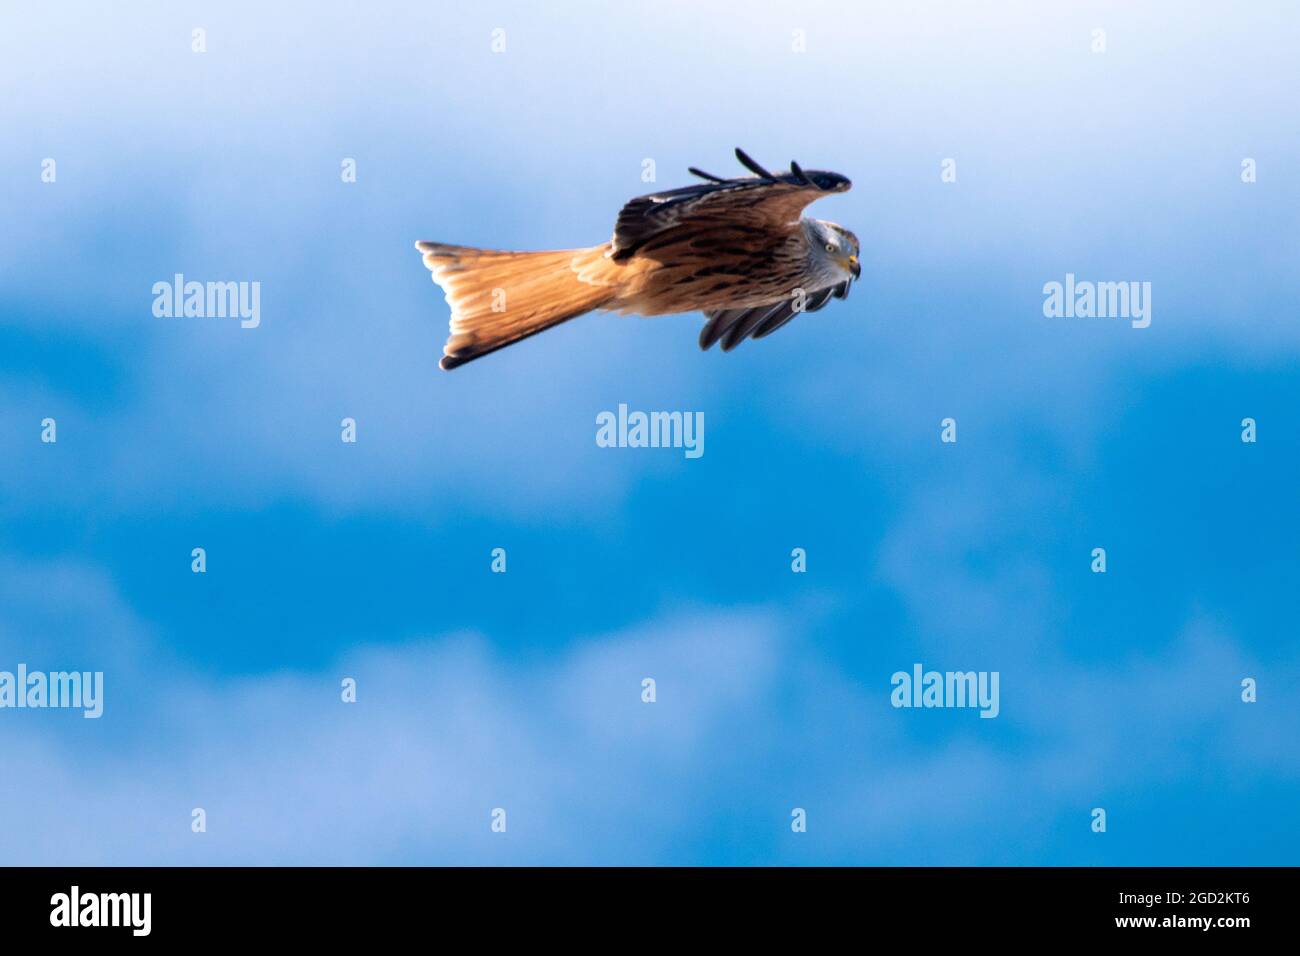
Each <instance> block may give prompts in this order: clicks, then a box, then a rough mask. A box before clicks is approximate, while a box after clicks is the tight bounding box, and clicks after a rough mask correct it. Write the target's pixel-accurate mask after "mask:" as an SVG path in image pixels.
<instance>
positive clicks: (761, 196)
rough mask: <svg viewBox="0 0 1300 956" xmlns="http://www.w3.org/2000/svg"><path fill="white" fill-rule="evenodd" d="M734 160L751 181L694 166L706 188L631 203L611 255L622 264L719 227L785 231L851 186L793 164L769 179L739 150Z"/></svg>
mask: <svg viewBox="0 0 1300 956" xmlns="http://www.w3.org/2000/svg"><path fill="white" fill-rule="evenodd" d="M736 157H737V158H738V159H739V160H740V161H741V163H743V164H744V165H745V166H746V167H747V168H748V169H749V170H750V171H751V172H753V173H754V174H755V175H753V176H745V177H742V178H738V179H723V178H721V177H719V176H712V175H710V174H709V173H705V172H701V171H700V170H698V169H696V168H695V167H694V166H692V167H691V170H690V171H691V172H692V173H693V174H694V175H696V176H699V177H700V178H701V179H704V180H706V182H703V183H698V184H696V185H694V186H683V187H682V188H680V189H669V190H667V191H665V192H660V193H651V194H650V195H648V196H638V197H637V198H636V199H633V200H630V201H629V202H628V203H627V205H625V206H624V207H623V208H622V210H621V211H620V212H619V214H618V221H617V222H616V223H615V224H614V237H613V239H612V240H611V243H610V251H609V255H610V256H611V257H612V258H614V259H616V260H620V259H626V258H628V257H630V256H632V255H633V254H635V253H636V252H637V251H639V250H641V249H643V248H644V247H645V246H646V244H647V243H649V242H650V241H651V240H653V239H655V238H656V237H663V235H664V233H672V234H674V235H678V234H679V233H680V232H681V231H682V229H687V230H694V229H696V228H699V229H705V228H708V227H711V226H716V225H718V224H719V223H725V224H728V225H734V226H741V227H750V228H754V229H762V230H765V231H779V230H785V229H789V228H790V227H792V226H793V225H794V224H795V223H797V222H798V221H799V216H800V214H801V213H802V212H803V209H804V207H805V206H807V205H808V204H809V203H811V202H813V201H814V200H815V199H818V198H820V197H822V196H825V195H827V194H828V193H836V192H845V191H846V190H848V189H849V188H850V186H851V185H852V184H851V183H850V182H849V180H848V178H847V177H845V176H841V175H840V174H839V173H829V172H825V171H823V170H817V169H814V170H808V171H804V170H802V169H800V168H799V164H798V163H791V164H790V171H789V172H788V173H781V174H779V175H773V174H772V173H769V172H768V171H767V170H766V169H764V168H763V167H762V166H760V165H758V163H756V162H754V160H752V159H750V158H749V156H748V155H747V154H746V153H745V152H744V151H743V150H741V149H737V150H736ZM679 227H680V228H679Z"/></svg>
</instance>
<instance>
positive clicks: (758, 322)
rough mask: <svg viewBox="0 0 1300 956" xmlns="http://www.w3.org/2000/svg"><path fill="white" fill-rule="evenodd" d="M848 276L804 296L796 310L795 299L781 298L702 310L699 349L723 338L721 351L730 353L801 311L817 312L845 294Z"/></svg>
mask: <svg viewBox="0 0 1300 956" xmlns="http://www.w3.org/2000/svg"><path fill="white" fill-rule="evenodd" d="M850 285H852V280H851V279H845V280H844V281H843V282H841V283H840V284H839V285H833V286H829V287H827V288H825V289H819V290H818V291H816V292H813V293H811V294H809V295H808V296H807V298H805V299H804V307H803V309H801V310H796V309H795V307H794V299H782V300H781V301H779V302H773V303H769V304H767V305H759V306H755V307H754V308H752V309H714V310H711V311H709V312H705V313H704V315H705V318H707V319H708V320H709V321H708V322H707V323H706V324H705V326H704V328H703V329H702V330H701V331H700V348H702V349H710V348H712V347H713V343H714V342H717V341H719V340H721V341H722V351H724V352H730V351H731V350H732V349H734V348H735V347H736V346H737V345H739V344H740V343H741V342H743V341H744V340H745V339H746V338H753V339H761V338H764V337H765V336H768V335H771V334H772V333H773V332H775V331H776V330H777V329H779V328H780V327H781V326H783V325H785V324H786V323H787V322H789V321H790V320H791V319H793V318H794V317H795V316H796V315H798V314H799V312H800V311H802V312H816V311H817V310H818V309H820V308H822V307H823V306H825V305H826V303H827V302H829V301H830V300H831V299H832V298H836V299H844V298H847V297H848V294H849V286H850Z"/></svg>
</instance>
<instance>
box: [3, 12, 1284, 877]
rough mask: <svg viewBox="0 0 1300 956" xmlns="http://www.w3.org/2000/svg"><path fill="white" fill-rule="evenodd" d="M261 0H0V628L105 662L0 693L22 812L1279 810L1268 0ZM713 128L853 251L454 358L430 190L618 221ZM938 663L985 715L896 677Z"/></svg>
mask: <svg viewBox="0 0 1300 956" xmlns="http://www.w3.org/2000/svg"><path fill="white" fill-rule="evenodd" d="M263 6H264V5H260V4H252V3H229V4H220V5H216V4H201V3H189V4H187V3H169V4H163V3H138V4H132V5H130V6H129V9H116V10H112V11H109V10H106V9H104V8H102V7H100V6H99V5H94V4H89V3H68V4H62V5H57V7H56V8H55V9H49V8H48V5H46V6H36V5H31V6H19V5H7V6H6V8H5V10H4V12H3V13H2V14H0V18H2V20H0V27H2V29H0V64H3V66H0V83H2V84H3V87H2V88H0V94H2V95H0V113H2V114H3V128H4V130H5V136H4V137H3V138H2V139H0V208H2V209H3V210H4V213H5V215H4V221H5V222H6V223H8V224H9V226H10V228H8V229H5V230H3V233H0V449H2V450H3V455H4V467H3V468H0V669H12V668H14V667H15V666H16V665H17V664H18V663H19V662H25V663H26V664H28V666H29V667H31V668H33V669H35V668H43V669H62V668H76V669H79V670H96V669H97V670H103V671H104V673H105V683H106V691H105V696H106V700H105V714H104V717H103V718H102V719H100V720H97V721H92V720H83V719H81V717H80V715H79V713H71V712H59V711H23V712H18V711H12V710H4V711H0V752H3V754H4V767H5V772H4V773H3V774H2V775H0V819H4V820H5V821H6V822H7V825H6V826H5V827H3V828H0V860H3V861H6V862H15V863H92V864H110V863H222V864H224V863H266V864H276V863H471V864H494V863H530V864H531V863H560V864H570V863H599V864H620V863H633V864H659V863H673V864H772V863H793V864H813V863H833V864H903V865H922V864H1051V865H1057V864H1294V863H1295V862H1296V861H1297V857H1298V855H1300V853H1298V851H1300V844H1298V842H1297V840H1298V838H1297V832H1300V831H1297V828H1296V826H1295V810H1294V808H1295V806H1296V805H1297V801H1298V799H1300V748H1297V745H1296V741H1297V739H1300V717H1298V716H1297V715H1298V714H1300V692H1298V691H1297V686H1300V684H1298V682H1300V650H1298V649H1297V641H1296V635H1297V633H1298V628H1300V597H1297V595H1300V587H1297V582H1298V580H1300V556H1298V554H1297V549H1296V540H1297V537H1298V536H1300V516H1298V515H1297V505H1296V488H1297V479H1300V425H1297V421H1296V417H1295V410H1296V395H1297V388H1300V369H1298V367H1297V363H1296V359H1297V353H1298V352H1300V324H1298V323H1297V322H1296V308H1297V306H1296V303H1297V301H1300V281H1298V279H1297V272H1296V269H1295V264H1294V263H1295V249H1296V239H1297V231H1298V227H1300V215H1298V214H1297V210H1300V185H1298V182H1300V179H1298V178H1297V173H1298V171H1300V144H1298V142H1297V139H1296V134H1295V126H1296V123H1295V120H1296V108H1295V103H1294V90H1295V88H1296V86H1297V80H1298V79H1300V76H1298V75H1297V73H1298V72H1300V67H1297V65H1296V62H1295V58H1294V50H1295V48H1296V45H1297V42H1300V14H1297V13H1296V11H1295V10H1293V9H1292V8H1291V7H1290V5H1288V4H1285V3H1260V4H1253V5H1251V6H1250V7H1249V8H1247V9H1241V10H1234V11H1233V13H1232V16H1231V17H1226V16H1224V15H1223V14H1222V11H1221V10H1218V11H1217V12H1216V8H1213V7H1206V8H1205V10H1204V11H1202V12H1201V13H1198V14H1197V15H1192V14H1190V13H1189V12H1188V8H1187V7H1186V6H1185V5H1183V4H1163V3H1151V4H1143V5H1141V6H1137V5H1131V4H1123V3H1113V4H1107V3H1094V4H1088V5H1086V6H1085V5H1082V4H1075V5H1055V4H1053V5H1043V4H1030V3H1023V4H1015V3H1012V4H1001V5H997V6H996V7H993V6H990V7H987V8H983V9H981V8H978V7H976V6H974V5H968V4H958V3H927V4H911V5H879V6H877V5H870V6H868V5H861V8H860V9H856V10H854V11H849V10H846V9H845V8H844V5H842V4H830V3H827V4H815V3H814V4H808V3H799V4H793V3H791V4H782V3H772V4H764V5H761V6H760V7H759V8H757V9H756V8H755V6H754V5H753V4H739V3H738V4H726V3H717V4H710V5H708V7H707V9H703V10H701V9H699V8H698V7H699V5H696V4H686V3H662V4H653V5H634V6H632V7H620V8H616V9H612V8H610V7H609V6H608V5H606V4H596V3H591V4H583V3H575V4H570V5H566V8H565V9H566V11H567V12H566V13H565V14H564V15H560V14H558V13H555V12H554V11H552V12H550V13H545V12H542V11H540V10H538V9H534V8H533V6H534V5H525V4H506V3H501V4H491V3H489V4H484V5H481V6H480V5H476V6H475V7H474V8H473V9H470V8H469V7H468V6H465V5H461V6H456V5H430V4H405V3H391V4H384V3H381V4H375V5H369V6H363V7H357V6H355V5H351V4H346V5H345V4H325V5H319V4H315V5H305V4H303V5H294V4H285V5H277V8H276V9H274V10H266V9H263ZM904 6H905V8H903V7H904ZM195 27H203V28H205V29H206V31H207V52H206V53H203V54H196V53H194V52H192V50H191V30H192V29H194V28H195ZM494 28H502V29H504V30H505V37H506V50H505V52H503V53H499V54H494V53H493V52H492V51H491V47H490V43H491V34H492V30H493V29H494ZM1096 28H1100V29H1104V30H1105V31H1106V43H1107V48H1106V52H1105V53H1101V54H1098V53H1093V52H1091V50H1090V45H1091V43H1092V31H1093V30H1094V29H1096ZM795 30H804V31H806V34H805V35H806V44H807V52H806V53H795V52H793V51H792V48H791V45H792V39H793V35H794V34H793V31H795ZM737 145H740V146H743V147H744V148H745V149H747V150H748V151H749V152H750V153H752V154H753V155H754V156H755V157H756V158H758V159H759V160H760V161H761V162H764V163H766V164H768V165H769V166H773V167H775V166H784V164H785V163H787V162H788V161H789V160H790V159H791V158H793V159H796V160H798V161H799V162H800V163H801V164H802V165H803V166H804V167H805V168H823V169H832V170H836V171H839V172H842V173H844V174H846V175H848V176H849V177H851V178H852V179H853V181H854V184H855V185H854V189H853V191H852V192H850V193H849V194H847V195H844V196H838V197H834V198H832V199H829V200H826V201H824V202H822V203H820V204H818V205H817V206H816V207H814V208H813V209H812V210H811V211H812V214H813V215H817V216H820V217H824V218H829V219H833V220H835V221H838V222H841V223H843V224H845V225H847V226H848V227H849V228H851V229H853V230H854V231H855V232H856V233H857V234H858V236H859V237H860V239H861V241H862V260H863V279H862V282H860V283H859V284H858V286H857V288H856V289H855V290H854V293H853V296H852V297H851V298H850V299H849V300H848V301H847V302H844V303H839V302H837V303H835V304H834V305H833V306H832V307H828V308H827V309H825V310H823V311H821V312H818V313H816V314H812V315H807V316H804V317H801V318H800V319H799V320H798V321H795V322H793V323H791V324H790V325H788V326H787V327H786V328H784V329H782V330H781V331H780V333H778V334H777V335H774V336H772V337H771V338H768V339H764V340H762V341H760V342H756V343H745V344H744V345H742V346H741V347H740V348H738V349H737V350H736V351H734V352H732V353H730V354H727V355H722V354H720V353H718V352H717V351H716V350H715V351H712V352H709V353H701V352H700V351H699V350H698V348H697V347H696V336H697V334H698V330H699V326H700V323H701V321H702V320H701V318H700V317H699V316H697V315H690V316H674V317H664V318H658V319H654V320H642V319H639V318H636V317H613V316H591V317H587V318H584V319H580V320H577V321H574V322H571V323H568V324H566V325H564V326H562V327H560V328H558V329H556V330H554V331H551V332H548V333H547V334H546V335H544V336H540V337H538V338H536V339H533V340H530V341H528V342H526V343H524V344H521V345H519V346H517V347H515V348H512V349H510V350H507V351H505V352H502V353H499V354H497V355H493V356H491V357H489V358H487V359H484V360H483V361H481V362H476V363H474V364H472V365H470V366H467V367H465V368H463V369H460V370H458V371H456V372H454V373H443V372H441V371H439V370H438V369H437V359H438V358H439V356H440V354H441V346H442V342H443V340H444V338H445V334H446V307H445V305H444V303H443V301H442V297H441V295H440V293H439V292H438V290H437V289H436V288H435V287H434V286H433V285H432V284H431V283H430V282H429V277H428V274H427V272H426V271H425V270H424V268H423V267H422V265H421V263H420V260H419V257H418V255H417V254H416V253H415V252H414V250H413V249H412V243H413V241H414V240H416V239H434V240H441V241H449V242H458V243H464V244H471V245H484V246H495V247H502V248H517V249H542V248H563V247H568V246H579V245H589V244H593V243H595V242H598V241H600V240H602V239H603V238H605V237H606V236H608V234H609V232H610V229H611V227H612V223H613V219H614V215H615V214H616V212H617V210H618V208H619V206H620V205H621V203H622V202H623V201H624V200H626V199H627V198H629V197H630V196H633V195H636V194H639V193H643V192H646V191H649V190H650V189H652V188H667V187H671V186H675V185H681V184H684V183H685V182H686V181H687V176H686V174H685V167H686V166H688V165H692V164H694V165H698V166H701V167H703V168H705V169H708V170H711V171H713V172H718V173H728V172H731V171H732V170H733V169H734V164H733V161H732V160H731V159H730V152H731V149H732V147H734V146H737ZM345 157H351V158H355V159H356V161H357V171H358V178H357V182H356V183H352V184H345V183H343V182H341V181H340V177H339V168H340V162H341V161H342V159H343V158H345ZM45 158H54V159H55V160H56V162H57V181H56V182H54V183H43V182H42V181H41V177H40V173H41V162H42V160H43V159H45ZM647 158H650V159H653V160H654V161H655V164H656V172H657V182H656V183H655V184H654V186H653V187H651V186H648V185H647V184H646V183H644V182H642V180H641V174H642V168H643V167H642V162H643V160H644V159H647ZM946 158H952V159H954V160H955V161H956V169H957V181H956V182H955V183H944V182H942V181H941V178H940V164H941V162H942V161H943V160H944V159H946ZM1245 158H1252V159H1254V160H1255V161H1256V163H1257V169H1258V181H1257V182H1255V183H1251V184H1246V183H1243V182H1242V181H1241V176H1240V172H1241V163H1242V160H1243V159H1245ZM177 272H182V273H184V274H185V275H186V276H187V277H190V278H197V279H202V280H208V279H212V280H227V279H229V280H246V281H254V280H255V281H258V282H260V283H261V288H262V303H261V304H262V322H261V325H260V326H259V327H258V328H256V329H240V328H239V327H238V324H237V323H235V322H229V321H225V320H216V319H185V320H182V319H173V320H168V319H159V318H155V317H154V316H153V314H152V312H151V305H152V295H151V292H150V289H151V287H152V285H153V283H155V282H157V281H160V280H168V279H170V278H171V276H172V275H173V274H174V273H177ZM1067 272H1071V273H1075V274H1076V275H1078V276H1080V277H1083V278H1090V279H1094V280H1103V281H1127V280H1134V281H1149V282H1151V283H1152V288H1153V299H1152V302H1153V316H1152V323H1151V326H1150V327H1149V328H1146V329H1133V328H1131V327H1130V326H1129V324H1128V323H1127V322H1125V321H1123V320H1114V319H1081V318H1077V319H1048V318H1045V317H1044V315H1043V312H1042V301H1043V294H1042V288H1043V285H1044V283H1046V282H1050V281H1061V280H1063V278H1064V276H1065V274H1066V273H1067ZM619 403H626V404H627V405H628V406H629V407H631V408H633V409H645V410H655V409H664V410H690V411H702V412H703V413H704V415H705V420H706V452H705V454H704V456H703V457H702V458H699V459H696V460H688V459H685V458H684V457H683V456H682V455H681V453H680V451H673V450H649V449H645V450H636V449H620V450H612V449H603V448H598V447H597V446H596V444H595V440H594V436H595V430H596V429H595V416H596V415H597V414H598V413H599V412H601V411H603V410H607V409H616V408H617V406H618V405H619ZM47 416H48V417H54V418H56V420H57V421H58V442H57V444H55V445H48V444H42V443H41V441H40V422H41V420H42V419H43V418H45V417H47ZM345 416H350V417H353V418H355V419H356V421H357V423H358V441H357V443H356V444H355V445H345V444H343V443H342V442H340V440H339V422H340V420H341V419H342V418H343V417H345ZM950 416H951V417H953V418H955V419H956V420H957V422H958V441H957V443H956V444H943V443H941V442H940V440H939V431H940V428H939V423H940V421H941V420H942V419H943V418H945V417H950ZM1244 417H1253V418H1255V419H1256V420H1257V422H1258V427H1259V440H1258V441H1257V442H1256V443H1255V444H1244V443H1242V442H1241V440H1240V431H1241V427H1240V422H1241V419H1242V418H1244ZM194 547H204V548H206V550H207V553H208V571H207V573H206V574H204V575H195V574H193V573H191V571H190V551H191V549H192V548H194ZM496 547H503V548H505V549H506V550H507V552H508V562H509V563H508V568H509V570H508V572H507V573H506V574H504V575H498V574H492V573H491V572H490V570H489V563H490V552H491V550H492V549H493V548H496ZM795 547H802V548H805V549H806V550H807V554H808V571H807V573H805V574H794V573H792V572H791V570H790V552H791V549H792V548H795ZM1095 547H1104V548H1106V550H1107V558H1108V569H1107V572H1106V573H1105V574H1104V575H1097V574H1093V573H1092V572H1091V571H1090V568H1089V564H1090V554H1091V551H1092V549H1093V548H1095ZM918 661H919V662H923V663H924V664H925V665H926V666H927V667H932V668H935V669H938V670H987V671H998V672H999V673H1000V675H1001V684H1000V686H1001V713H1000V714H999V716H998V717H997V718H996V719H993V720H981V719H978V717H977V716H976V714H975V713H974V712H972V711H969V710H956V709H952V710H895V709H894V708H892V707H891V706H890V703H889V699H890V691H891V685H890V676H891V675H892V674H893V673H894V672H895V671H898V670H910V668H911V666H912V664H913V663H914V662H918ZM344 676H352V677H355V678H356V680H357V681H358V697H359V699H358V701H357V703H355V704H348V705H345V704H343V703H341V702H340V700H339V682H340V680H341V679H342V678H343V677H344ZM1247 676H1250V677H1254V678H1256V679H1257V680H1258V683H1259V700H1258V702H1257V703H1253V704H1245V703H1243V702H1241V700H1240V697H1239V695H1240V681H1241V680H1242V678H1243V677H1247ZM644 677H653V678H655V680H656V682H657V689H658V699H657V701H656V702H655V703H654V704H645V703H643V702H642V701H641V698H640V692H641V680H642V679H643V678H644ZM194 807H203V808H204V809H205V810H206V811H207V814H208V831H207V832H206V833H203V834H195V833H192V832H191V830H190V813H191V810H192V808H194ZM495 807H503V808H505V809H506V810H507V813H508V821H509V822H508V829H507V832H506V833H504V834H500V833H492V832H491V831H490V829H489V814H490V812H491V810H492V809H493V808H495ZM794 807H802V808H805V809H806V810H807V813H808V830H807V832H806V833H802V834H795V833H792V832H791V829H790V825H789V824H790V811H791V809H792V808H794ZM1094 807H1104V808H1105V809H1106V811H1107V815H1108V829H1107V832H1106V833H1104V834H1096V833H1093V832H1091V830H1090V827H1089V824H1090V816H1089V813H1090V811H1091V809H1092V808H1094Z"/></svg>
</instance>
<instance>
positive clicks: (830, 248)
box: [826, 242, 835, 252]
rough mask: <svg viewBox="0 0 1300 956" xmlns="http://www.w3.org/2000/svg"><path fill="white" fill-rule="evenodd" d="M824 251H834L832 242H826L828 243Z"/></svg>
mask: <svg viewBox="0 0 1300 956" xmlns="http://www.w3.org/2000/svg"><path fill="white" fill-rule="evenodd" d="M826 251H827V252H834V251H835V243H833V242H828V243H826Z"/></svg>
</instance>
